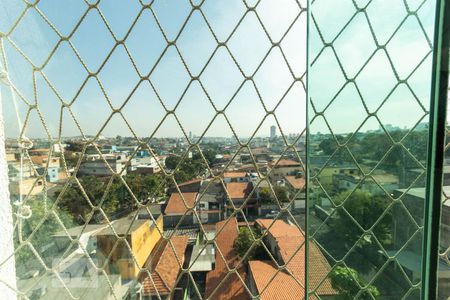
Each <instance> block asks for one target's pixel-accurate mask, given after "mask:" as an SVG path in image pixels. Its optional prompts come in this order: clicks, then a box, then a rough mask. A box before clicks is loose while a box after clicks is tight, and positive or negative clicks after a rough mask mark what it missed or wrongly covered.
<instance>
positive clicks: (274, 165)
mask: <svg viewBox="0 0 450 300" xmlns="http://www.w3.org/2000/svg"><path fill="white" fill-rule="evenodd" d="M269 168H270V174H269V177H270V179H271V180H272V181H274V182H276V181H278V180H282V179H283V177H284V176H295V175H297V174H303V168H302V165H301V164H300V163H299V162H298V161H295V160H291V159H284V158H282V159H279V160H275V161H272V162H270V163H269Z"/></svg>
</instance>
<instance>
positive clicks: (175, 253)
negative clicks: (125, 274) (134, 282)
mask: <svg viewBox="0 0 450 300" xmlns="http://www.w3.org/2000/svg"><path fill="white" fill-rule="evenodd" d="M187 244H188V237H186V236H172V237H171V238H170V240H162V241H161V242H160V244H158V246H157V247H155V248H154V251H153V252H152V253H151V255H150V257H149V259H148V260H147V261H146V263H145V266H144V270H146V271H145V272H143V273H141V276H140V278H139V281H140V282H141V286H142V287H141V290H140V291H139V292H138V293H139V294H140V296H141V299H162V300H169V299H174V300H175V299H183V294H184V290H183V289H182V288H178V287H177V281H178V277H179V275H180V271H181V268H182V267H183V264H184V261H185V251H186V247H187ZM147 271H148V273H147ZM149 273H150V276H151V278H150V276H149Z"/></svg>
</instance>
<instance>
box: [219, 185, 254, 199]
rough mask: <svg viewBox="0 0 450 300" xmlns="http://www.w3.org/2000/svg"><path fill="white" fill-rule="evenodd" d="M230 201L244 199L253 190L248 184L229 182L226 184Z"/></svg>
mask: <svg viewBox="0 0 450 300" xmlns="http://www.w3.org/2000/svg"><path fill="white" fill-rule="evenodd" d="M226 188H227V191H228V195H230V198H231V199H245V198H247V197H248V195H249V194H250V192H251V191H252V189H253V185H252V184H251V183H250V182H230V183H227V184H226Z"/></svg>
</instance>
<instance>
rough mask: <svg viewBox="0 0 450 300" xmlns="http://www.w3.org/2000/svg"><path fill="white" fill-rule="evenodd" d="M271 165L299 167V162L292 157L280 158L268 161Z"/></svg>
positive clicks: (276, 166)
mask: <svg viewBox="0 0 450 300" xmlns="http://www.w3.org/2000/svg"><path fill="white" fill-rule="evenodd" d="M270 166H271V167H275V168H283V167H300V166H301V164H300V163H299V162H298V161H295V160H292V159H280V160H279V161H276V160H275V161H273V162H271V163H270Z"/></svg>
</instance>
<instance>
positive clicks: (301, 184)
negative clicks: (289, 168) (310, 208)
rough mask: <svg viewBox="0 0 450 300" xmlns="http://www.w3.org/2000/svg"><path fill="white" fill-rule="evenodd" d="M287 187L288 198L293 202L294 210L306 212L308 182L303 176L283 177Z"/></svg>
mask: <svg viewBox="0 0 450 300" xmlns="http://www.w3.org/2000/svg"><path fill="white" fill-rule="evenodd" d="M283 181H284V184H285V187H286V188H287V197H288V199H289V200H290V201H293V205H292V209H297V210H300V211H301V212H304V211H305V209H306V191H305V186H306V181H305V178H304V177H303V176H302V175H296V176H292V175H287V176H284V177H283Z"/></svg>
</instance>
